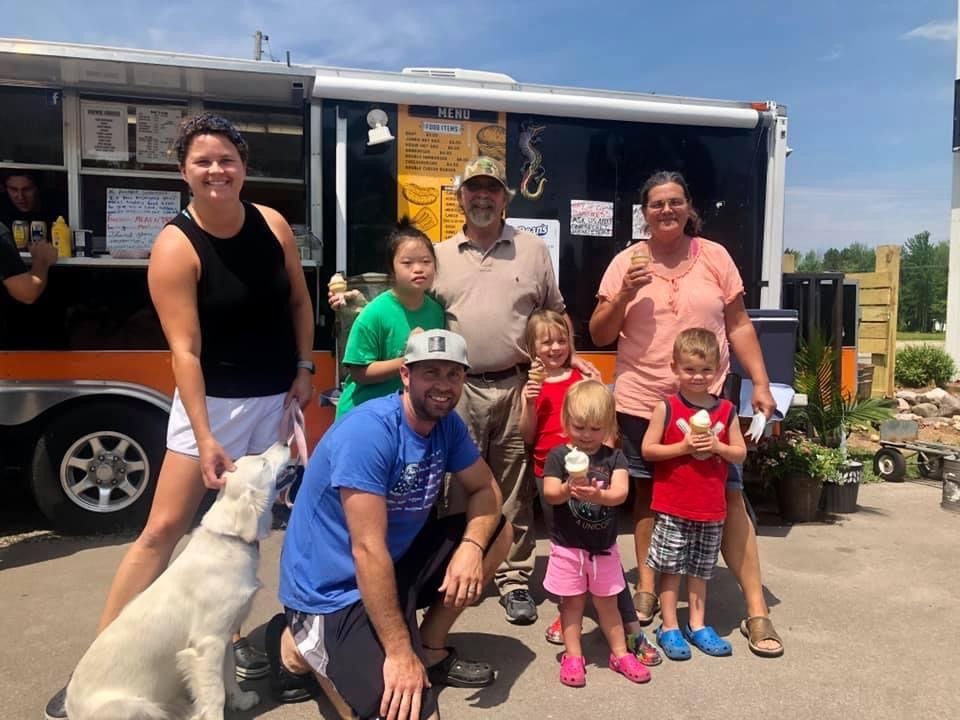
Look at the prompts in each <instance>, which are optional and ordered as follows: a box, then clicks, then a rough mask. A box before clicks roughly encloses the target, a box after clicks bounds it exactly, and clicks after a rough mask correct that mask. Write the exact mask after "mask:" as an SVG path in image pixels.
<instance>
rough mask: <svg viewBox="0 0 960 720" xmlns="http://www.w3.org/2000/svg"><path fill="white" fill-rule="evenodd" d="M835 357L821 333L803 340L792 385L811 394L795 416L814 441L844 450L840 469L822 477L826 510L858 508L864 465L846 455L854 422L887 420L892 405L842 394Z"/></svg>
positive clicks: (804, 392)
mask: <svg viewBox="0 0 960 720" xmlns="http://www.w3.org/2000/svg"><path fill="white" fill-rule="evenodd" d="M836 359H837V358H836V353H835V351H834V349H833V346H832V344H829V343H827V342H825V341H824V339H823V336H822V335H820V334H819V333H814V334H813V336H812V337H811V338H810V340H809V341H808V342H804V343H801V345H800V350H799V351H798V353H797V357H796V379H795V381H794V388H795V389H796V390H797V392H799V393H803V394H805V395H806V396H807V405H806V407H802V408H798V411H797V415H798V419H799V420H800V421H801V423H802V426H803V427H805V429H806V431H807V435H808V436H809V438H810V439H811V441H813V442H814V443H817V444H819V445H822V446H824V447H827V448H837V449H840V451H841V464H840V467H839V469H838V471H837V472H836V473H832V474H830V475H829V476H826V477H824V478H823V482H824V483H825V485H824V489H823V495H824V509H825V510H827V511H828V512H855V511H856V509H857V494H858V492H859V488H860V483H861V482H862V480H863V464H862V463H859V462H853V461H849V460H848V459H847V457H846V441H847V436H848V434H849V432H850V428H851V427H852V426H853V425H870V424H871V423H881V422H883V421H884V420H889V419H890V418H891V417H893V413H894V409H893V408H894V405H893V402H892V401H890V400H886V399H884V398H858V397H857V395H856V393H853V394H847V393H844V392H843V390H842V388H841V387H840V385H839V383H838V382H837V381H836V377H835V375H834V368H835V364H836Z"/></svg>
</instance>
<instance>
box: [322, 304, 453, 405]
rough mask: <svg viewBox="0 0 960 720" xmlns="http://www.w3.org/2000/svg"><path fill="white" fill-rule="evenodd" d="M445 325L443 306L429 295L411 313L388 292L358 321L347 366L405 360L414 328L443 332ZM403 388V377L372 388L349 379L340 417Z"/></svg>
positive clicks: (346, 357)
mask: <svg viewBox="0 0 960 720" xmlns="http://www.w3.org/2000/svg"><path fill="white" fill-rule="evenodd" d="M445 325H446V323H445V321H444V313H443V306H442V305H441V304H440V303H438V302H437V301H436V300H434V299H433V298H432V297H430V296H429V295H425V296H424V298H423V305H421V306H420V308H419V309H418V310H407V309H406V308H405V307H404V306H403V305H402V304H401V303H400V301H399V300H398V299H397V296H396V295H394V294H393V291H392V290H387V291H386V292H382V293H380V294H379V295H377V297H375V298H374V299H373V300H372V301H371V302H370V304H368V305H367V306H366V307H365V308H363V310H362V311H361V312H360V314H359V315H358V316H357V319H356V320H354V322H353V327H351V328H350V335H349V337H348V338H347V347H346V349H345V350H344V351H343V364H344V365H369V364H370V363H372V362H376V361H377V360H393V359H394V358H398V357H403V351H404V350H405V349H406V347H407V338H409V337H410V331H411V330H413V328H416V327H419V328H422V329H424V330H441V329H443V328H444V327H445ZM401 387H402V383H401V382H400V377H399V376H397V377H393V378H391V379H389V380H385V381H384V382H379V383H372V384H368V385H361V384H360V383H358V382H356V381H355V380H354V379H353V378H352V377H350V376H347V379H346V380H344V382H343V392H342V393H341V394H340V400H339V402H338V403H337V417H340V416H341V415H343V414H344V413H345V412H347V410H350V409H351V408H353V407H356V406H357V405H359V404H360V403H363V402H366V401H367V400H372V399H373V398H378V397H382V396H384V395H389V394H390V393H392V392H396V391H397V390H399V389H400V388H401Z"/></svg>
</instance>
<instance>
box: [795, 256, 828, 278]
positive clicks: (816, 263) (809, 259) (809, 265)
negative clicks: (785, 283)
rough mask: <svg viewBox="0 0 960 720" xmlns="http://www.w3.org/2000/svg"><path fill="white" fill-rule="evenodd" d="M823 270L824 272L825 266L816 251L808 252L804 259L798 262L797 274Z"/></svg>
mask: <svg viewBox="0 0 960 720" xmlns="http://www.w3.org/2000/svg"><path fill="white" fill-rule="evenodd" d="M821 270H823V265H822V264H821V262H820V256H819V255H817V251H816V250H808V251H807V252H806V253H805V254H804V256H803V258H802V259H801V260H800V261H799V262H797V272H805V273H813V272H820V271H821Z"/></svg>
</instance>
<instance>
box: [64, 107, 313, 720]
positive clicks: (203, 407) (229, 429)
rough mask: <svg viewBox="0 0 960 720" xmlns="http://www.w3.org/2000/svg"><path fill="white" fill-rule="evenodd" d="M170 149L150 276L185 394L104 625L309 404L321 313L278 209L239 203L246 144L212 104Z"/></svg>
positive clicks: (242, 668)
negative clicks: (164, 219) (173, 168)
mask: <svg viewBox="0 0 960 720" xmlns="http://www.w3.org/2000/svg"><path fill="white" fill-rule="evenodd" d="M174 150H175V152H176V156H177V161H178V163H179V166H180V174H181V176H182V177H183V179H184V181H185V182H186V183H187V185H188V186H189V189H190V193H191V200H190V204H189V205H188V206H187V207H186V209H185V210H183V211H181V213H180V214H179V215H177V216H176V217H175V218H174V219H173V220H171V221H170V222H169V223H168V224H167V225H166V226H165V227H164V228H163V229H162V230H161V231H160V234H159V235H158V236H157V239H156V240H155V241H154V244H153V249H152V251H151V257H150V265H149V268H148V272H147V281H148V285H149V289H150V296H151V299H152V300H153V303H154V306H155V307H156V309H157V315H158V316H159V318H160V323H161V325H162V326H163V331H164V334H165V335H166V338H167V343H168V345H169V346H170V352H171V360H172V365H173V375H174V379H175V380H176V386H177V390H176V392H175V393H174V398H173V407H172V408H171V410H170V420H169V424H168V427H167V453H166V455H165V456H164V459H163V464H162V466H161V468H160V475H159V477H158V479H157V488H156V493H155V495H154V498H153V505H152V506H151V509H150V515H149V517H148V519H147V524H146V526H145V527H144V529H143V532H142V533H141V534H140V536H139V537H138V538H137V539H136V541H135V542H134V543H133V545H132V546H131V547H130V549H129V550H128V551H127V554H126V555H125V556H124V558H123V560H122V561H121V562H120V567H119V568H118V569H117V572H116V574H115V576H114V579H113V583H112V585H111V588H110V593H109V595H108V597H107V602H106V606H105V607H104V610H103V614H102V615H101V618H100V626H99V628H98V630H99V631H103V629H104V628H106V627H107V625H109V624H110V623H111V622H112V621H113V620H114V618H116V617H117V615H118V614H119V613H120V611H121V610H122V609H123V607H124V606H125V605H126V604H127V602H129V601H130V599H131V598H133V597H134V596H136V595H137V594H138V593H140V592H141V591H142V590H143V589H144V588H146V587H147V586H149V585H150V584H151V583H152V582H153V581H154V580H155V579H156V578H157V577H159V575H160V574H161V573H162V572H163V571H164V569H166V567H167V564H168V563H169V561H170V557H171V555H172V554H173V550H174V548H175V547H176V545H177V542H179V540H180V539H181V538H182V537H183V535H184V534H185V533H186V532H187V531H188V530H189V529H190V523H191V521H192V520H193V518H194V516H195V515H196V513H197V510H198V508H199V507H200V502H201V500H202V499H203V496H204V495H205V494H206V492H207V490H208V489H213V488H218V487H220V486H221V485H222V484H223V480H222V479H221V477H220V476H221V474H222V473H223V472H224V471H225V470H232V469H233V467H234V466H233V458H237V457H240V456H241V455H248V454H259V453H262V452H263V451H265V450H266V449H267V448H268V447H270V445H272V444H273V443H274V442H276V441H277V439H278V433H279V427H280V419H281V417H282V415H283V412H284V408H285V407H286V405H287V404H288V403H290V402H297V403H299V404H300V406H301V407H303V406H305V405H306V404H307V403H308V402H309V401H310V396H311V394H312V392H313V383H312V375H313V373H314V370H315V368H314V365H313V362H312V360H311V355H312V351H313V329H314V325H313V308H312V306H311V301H310V295H309V293H308V291H307V286H306V282H305V280H304V274H303V268H302V265H301V263H300V256H299V253H298V251H297V245H296V242H295V240H294V236H293V232H292V230H291V229H290V226H289V225H288V224H287V221H286V220H284V218H283V217H282V216H281V215H280V213H278V212H277V211H276V210H273V209H271V208H268V207H264V206H261V205H253V204H251V203H248V202H244V201H242V200H241V199H240V192H241V189H242V187H243V183H244V180H245V178H246V170H247V154H248V147H247V143H246V141H245V140H244V139H243V137H242V136H241V135H240V133H239V132H238V131H237V130H236V128H235V127H234V126H233V125H232V124H230V122H229V121H227V120H226V119H224V118H222V117H220V116H218V115H215V114H213V113H209V112H204V113H201V114H199V115H196V116H193V117H189V118H187V119H185V120H184V121H183V123H181V126H180V130H179V133H178V135H177V138H176V141H175V143H174ZM158 631H159V632H162V629H158ZM233 650H234V656H235V660H236V672H237V676H238V677H239V678H241V679H255V678H260V677H265V676H266V675H267V674H268V672H269V662H268V660H267V657H266V655H265V654H264V653H263V652H260V651H259V650H256V649H255V648H254V647H253V646H252V645H250V643H249V642H248V641H247V640H246V639H245V638H240V637H239V636H237V637H236V638H235V641H234V647H233ZM64 697H65V692H64V691H61V692H59V693H57V694H56V695H55V696H54V697H53V698H52V699H51V700H50V702H49V703H48V705H47V709H46V715H47V718H48V719H49V718H53V719H55V720H56V719H58V718H64V717H66V711H65V709H64V707H63V704H64V702H63V701H64Z"/></svg>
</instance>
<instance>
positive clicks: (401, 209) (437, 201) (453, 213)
mask: <svg viewBox="0 0 960 720" xmlns="http://www.w3.org/2000/svg"><path fill="white" fill-rule="evenodd" d="M397 128H398V129H397V217H398V218H401V217H403V216H407V217H409V218H410V220H411V221H412V222H413V223H414V225H416V226H417V227H418V228H420V230H422V231H423V232H424V233H426V234H427V236H429V238H430V239H431V240H433V241H434V242H440V241H441V240H445V239H447V238H448V237H450V236H452V235H454V234H456V233H457V232H458V231H459V230H460V228H461V226H462V225H463V221H464V218H463V213H462V212H460V206H459V204H458V203H457V197H456V187H457V182H458V178H459V176H460V174H461V173H462V172H463V168H464V166H465V165H466V164H467V161H468V160H470V159H471V158H473V157H476V156H477V155H487V156H489V157H493V158H496V159H497V160H499V161H500V162H501V163H502V164H504V167H505V166H506V157H507V129H506V119H505V116H504V114H503V113H498V112H488V111H483V110H470V109H468V108H449V107H433V106H426V105H401V106H399V108H398V121H397Z"/></svg>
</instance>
